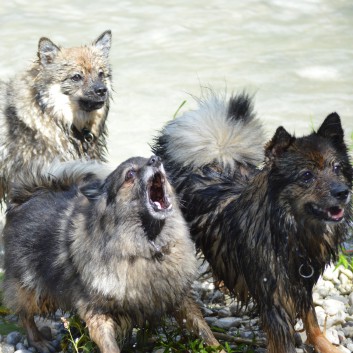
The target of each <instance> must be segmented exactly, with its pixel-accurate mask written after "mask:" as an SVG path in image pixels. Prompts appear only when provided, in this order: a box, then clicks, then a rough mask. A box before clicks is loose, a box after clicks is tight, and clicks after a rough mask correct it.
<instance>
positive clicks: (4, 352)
mask: <svg viewBox="0 0 353 353" xmlns="http://www.w3.org/2000/svg"><path fill="white" fill-rule="evenodd" d="M14 352H15V348H14V346H13V345H11V344H7V343H4V342H2V343H0V353H14Z"/></svg>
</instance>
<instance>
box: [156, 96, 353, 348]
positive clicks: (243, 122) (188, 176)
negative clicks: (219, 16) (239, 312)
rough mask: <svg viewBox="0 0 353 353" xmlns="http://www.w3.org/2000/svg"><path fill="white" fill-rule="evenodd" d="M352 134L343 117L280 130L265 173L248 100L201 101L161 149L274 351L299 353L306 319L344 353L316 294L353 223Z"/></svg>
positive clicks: (204, 242) (220, 268) (216, 263)
mask: <svg viewBox="0 0 353 353" xmlns="http://www.w3.org/2000/svg"><path fill="white" fill-rule="evenodd" d="M343 135H344V134H343V130H342V127H341V122H340V118H339V116H338V115H337V114H336V113H332V114H330V115H329V116H328V117H327V118H326V119H325V121H324V122H323V123H322V125H321V127H320V128H319V129H318V131H317V132H313V133H311V134H309V135H307V136H304V137H301V138H296V137H294V136H292V135H290V134H289V133H288V132H287V131H286V130H285V129H284V128H283V127H279V128H278V129H277V131H276V133H275V135H274V136H273V138H272V139H271V141H270V142H269V143H267V144H266V147H265V161H264V164H263V167H262V168H260V169H256V168H255V166H256V165H257V164H258V163H259V162H260V158H259V156H261V154H262V152H261V151H262V140H263V137H262V130H261V125H260V123H259V122H258V121H257V120H256V119H255V118H254V113H253V110H252V105H251V101H250V99H249V97H247V96H246V95H245V94H242V95H239V96H237V97H233V98H231V99H230V101H229V102H225V101H224V100H221V99H218V98H217V97H215V96H211V98H210V99H209V100H206V101H201V103H200V108H199V110H197V111H193V112H188V113H186V114H184V115H183V116H181V117H179V118H177V119H175V120H173V121H172V122H170V123H169V124H168V125H167V126H166V127H165V128H164V129H163V131H162V132H161V134H160V136H159V137H158V139H157V141H156V144H155V145H154V148H153V151H154V153H156V154H157V155H159V156H161V157H162V158H163V159H164V161H165V165H166V170H167V172H168V173H169V174H170V175H171V177H172V184H173V185H174V186H175V188H176V190H177V193H178V195H179V197H180V202H181V206H182V211H183V213H184V216H185V217H186V220H187V221H188V223H189V225H190V229H191V234H192V237H193V238H194V240H195V242H196V245H197V247H198V248H199V249H201V250H202V252H203V253H204V255H205V257H206V259H207V260H208V261H209V263H210V264H211V266H212V269H213V271H214V273H215V275H216V276H217V277H218V278H219V279H220V280H223V281H224V283H225V285H226V286H227V287H228V288H229V290H230V291H231V292H232V293H233V294H234V295H236V296H238V297H239V298H240V299H241V300H242V301H244V302H246V301H247V300H248V298H249V296H251V297H252V298H253V299H254V300H255V301H256V303H257V305H258V309H259V313H260V317H261V320H262V325H263V328H264V330H265V331H266V332H267V337H268V351H269V352H270V353H295V352H296V350H295V345H294V328H293V327H294V325H295V323H296V320H297V319H299V318H300V319H302V320H303V322H304V325H305V329H306V332H307V336H308V341H309V343H311V344H313V346H314V347H315V349H316V350H317V351H318V352H321V353H329V352H330V353H336V352H339V351H338V349H337V348H335V347H333V346H332V345H331V343H330V342H329V341H328V340H327V339H326V338H325V337H324V336H323V334H322V333H321V331H320V328H319V325H318V323H317V319H316V315H315V310H314V306H313V301H312V288H313V286H314V284H315V283H316V281H317V280H318V278H319V276H320V275H321V274H322V272H323V271H324V269H325V266H326V265H327V264H328V263H330V261H332V260H334V259H335V258H336V256H337V252H338V247H339V245H340V243H341V242H342V240H343V239H344V237H345V235H346V232H347V226H348V224H349V221H350V220H351V212H352V209H351V202H350V200H351V197H350V195H351V187H352V167H351V164H350V161H349V157H348V154H347V147H346V145H345V143H344V138H343V137H344V136H343Z"/></svg>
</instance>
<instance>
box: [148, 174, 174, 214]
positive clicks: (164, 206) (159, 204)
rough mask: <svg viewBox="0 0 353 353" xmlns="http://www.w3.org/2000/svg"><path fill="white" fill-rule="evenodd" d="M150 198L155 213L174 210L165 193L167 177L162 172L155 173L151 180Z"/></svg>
mask: <svg viewBox="0 0 353 353" xmlns="http://www.w3.org/2000/svg"><path fill="white" fill-rule="evenodd" d="M148 196H149V201H150V204H151V205H152V208H153V210H154V211H155V212H161V211H167V210H168V211H169V210H171V209H172V204H171V203H170V201H169V198H168V196H167V195H166V192H165V177H164V176H163V175H162V174H161V173H160V172H157V173H155V174H154V175H153V176H152V177H151V179H150V180H149V187H148Z"/></svg>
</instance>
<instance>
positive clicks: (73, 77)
mask: <svg viewBox="0 0 353 353" xmlns="http://www.w3.org/2000/svg"><path fill="white" fill-rule="evenodd" d="M110 46H111V32H110V31H109V30H108V31H105V32H104V33H102V34H101V35H100V36H99V37H98V38H97V39H96V40H95V41H94V42H93V43H92V44H90V45H86V46H81V47H71V48H64V47H59V46H57V45H56V44H54V43H53V42H52V41H51V40H50V39H48V38H44V37H43V38H41V39H40V40H39V43H38V58H37V60H36V61H35V62H34V63H33V64H32V65H31V67H29V68H28V69H27V70H25V71H24V72H20V73H18V74H17V75H16V76H15V77H13V78H12V79H10V80H9V81H8V82H0V134H1V137H0V200H3V199H4V197H6V193H7V188H8V185H9V183H10V182H11V181H12V180H14V178H15V176H16V174H17V173H19V172H20V171H21V170H22V168H27V167H28V166H29V165H30V164H31V163H32V162H33V161H34V160H41V161H42V162H49V163H50V162H52V161H53V160H54V159H55V158H59V159H61V160H62V161H67V160H74V159H95V160H100V161H103V160H105V153H106V134H107V128H106V118H107V115H108V111H109V99H110V97H111V90H112V88H111V75H112V74H111V67H110V64H109V61H108V60H109V50H110Z"/></svg>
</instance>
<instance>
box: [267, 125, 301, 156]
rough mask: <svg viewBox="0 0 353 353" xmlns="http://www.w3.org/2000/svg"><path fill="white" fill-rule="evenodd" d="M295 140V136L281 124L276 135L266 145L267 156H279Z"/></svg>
mask: <svg viewBox="0 0 353 353" xmlns="http://www.w3.org/2000/svg"><path fill="white" fill-rule="evenodd" d="M294 141H295V137H294V136H292V135H291V134H289V133H288V132H287V130H285V128H284V127H282V126H280V127H279V128H277V130H276V132H275V134H274V136H273V137H272V139H271V140H270V142H268V143H267V144H266V146H265V156H266V157H267V158H269V159H275V158H277V157H279V156H280V155H281V154H282V153H283V152H284V151H286V150H287V148H288V147H289V146H290V145H291V144H292V143H293V142H294Z"/></svg>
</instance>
